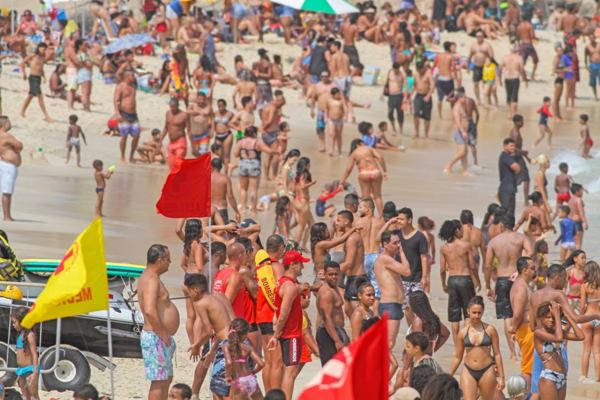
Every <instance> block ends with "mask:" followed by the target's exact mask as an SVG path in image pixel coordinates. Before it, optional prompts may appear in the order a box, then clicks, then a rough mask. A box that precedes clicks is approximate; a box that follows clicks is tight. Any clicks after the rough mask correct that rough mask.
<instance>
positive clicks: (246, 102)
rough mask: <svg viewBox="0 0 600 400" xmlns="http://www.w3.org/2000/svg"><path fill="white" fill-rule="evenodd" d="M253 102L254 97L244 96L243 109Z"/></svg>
mask: <svg viewBox="0 0 600 400" xmlns="http://www.w3.org/2000/svg"><path fill="white" fill-rule="evenodd" d="M251 102H252V97H251V96H244V97H242V107H246V105H247V104H248V103H251Z"/></svg>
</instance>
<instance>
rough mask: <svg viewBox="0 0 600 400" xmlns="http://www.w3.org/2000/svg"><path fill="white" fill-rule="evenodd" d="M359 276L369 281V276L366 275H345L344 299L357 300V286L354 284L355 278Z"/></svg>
mask: <svg viewBox="0 0 600 400" xmlns="http://www.w3.org/2000/svg"><path fill="white" fill-rule="evenodd" d="M360 277H363V278H365V279H366V280H367V281H369V277H368V276H367V275H346V287H345V288H344V289H345V290H344V299H346V300H352V301H358V286H356V280H357V279H358V278H360Z"/></svg>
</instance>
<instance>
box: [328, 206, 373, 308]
mask: <svg viewBox="0 0 600 400" xmlns="http://www.w3.org/2000/svg"><path fill="white" fill-rule="evenodd" d="M353 223H354V216H353V215H352V213H351V212H349V211H346V210H342V211H340V212H338V213H337V215H336V217H335V220H334V224H335V227H336V230H338V231H339V232H340V233H341V234H344V233H346V231H347V230H349V229H350V228H352V224H353ZM344 253H345V257H344V261H343V262H342V263H341V264H340V270H341V271H342V272H343V273H344V274H345V275H346V287H345V288H344V300H346V304H345V306H344V309H345V311H346V315H347V316H348V318H350V316H351V315H352V312H353V311H354V308H356V306H357V303H358V287H357V286H356V280H357V279H358V278H359V277H361V276H362V277H364V278H367V279H368V277H367V275H366V274H365V267H364V260H365V247H364V245H363V241H362V237H361V236H360V233H358V232H354V233H353V234H351V235H350V237H349V238H348V240H346V243H344Z"/></svg>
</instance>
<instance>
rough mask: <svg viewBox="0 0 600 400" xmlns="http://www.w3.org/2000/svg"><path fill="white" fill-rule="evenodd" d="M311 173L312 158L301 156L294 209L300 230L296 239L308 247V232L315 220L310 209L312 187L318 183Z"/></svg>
mask: <svg viewBox="0 0 600 400" xmlns="http://www.w3.org/2000/svg"><path fill="white" fill-rule="evenodd" d="M316 183H317V181H313V179H312V175H311V174H310V159H309V158H308V157H301V158H300V159H299V160H298V162H297V163H296V178H295V180H294V193H295V194H296V195H295V197H294V209H295V211H296V221H298V230H297V231H296V237H295V238H294V240H296V242H298V243H300V244H301V245H302V247H303V248H306V243H307V242H308V233H309V229H310V227H311V226H312V224H313V223H314V222H315V220H314V218H313V215H312V212H311V211H310V187H311V186H313V185H314V184H316Z"/></svg>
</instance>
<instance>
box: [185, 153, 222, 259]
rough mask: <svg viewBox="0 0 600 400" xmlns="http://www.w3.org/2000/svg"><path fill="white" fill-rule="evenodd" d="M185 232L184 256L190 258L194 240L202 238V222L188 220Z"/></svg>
mask: <svg viewBox="0 0 600 400" xmlns="http://www.w3.org/2000/svg"><path fill="white" fill-rule="evenodd" d="M213 161H214V160H213ZM227 222H229V221H225V223H227ZM184 232H185V233H184V236H185V237H184V239H183V254H185V255H186V256H188V257H189V255H190V252H191V250H192V242H193V241H194V240H196V241H200V238H201V237H202V221H200V220H199V219H196V218H194V219H188V220H187V221H185V228H184Z"/></svg>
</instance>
